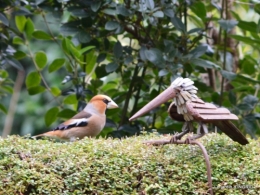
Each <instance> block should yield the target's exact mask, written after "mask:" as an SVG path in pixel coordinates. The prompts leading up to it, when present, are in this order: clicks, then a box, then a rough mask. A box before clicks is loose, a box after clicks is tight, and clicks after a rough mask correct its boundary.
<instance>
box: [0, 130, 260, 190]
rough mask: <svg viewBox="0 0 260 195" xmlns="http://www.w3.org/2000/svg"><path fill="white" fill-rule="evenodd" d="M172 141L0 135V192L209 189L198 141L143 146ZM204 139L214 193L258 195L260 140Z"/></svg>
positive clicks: (202, 140) (133, 138)
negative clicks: (57, 139)
mask: <svg viewBox="0 0 260 195" xmlns="http://www.w3.org/2000/svg"><path fill="white" fill-rule="evenodd" d="M166 138H168V137H164V136H159V135H157V134H151V135H142V136H138V137H130V138H126V139H122V140H118V139H102V138H99V139H89V138H85V139H83V140H79V141H76V142H73V143H69V142H65V143H60V142H54V141H52V140H32V139H26V138H23V137H19V136H10V137H8V138H6V139H3V138H0V194H8V195H12V194H55V195H57V194H122V195H123V194H162V195H167V194H180V195H182V194H206V193H207V191H208V185H207V175H206V166H205V161H204V158H203V156H202V153H201V151H200V149H199V148H198V147H197V146H187V145H165V146H158V147H154V146H147V145H144V144H143V143H142V142H143V141H146V140H150V139H166ZM200 141H201V142H202V143H203V144H204V146H205V147H206V149H207V151H208V154H209V156H210V161H211V167H212V180H213V190H214V193H215V194H252V195H255V194H259V192H260V143H259V140H250V144H248V145H246V146H241V145H239V144H237V143H235V142H233V141H232V140H230V139H229V138H228V137H227V136H225V135H219V134H208V135H207V136H205V137H203V138H202V139H201V140H200Z"/></svg>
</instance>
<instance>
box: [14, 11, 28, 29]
mask: <svg viewBox="0 0 260 195" xmlns="http://www.w3.org/2000/svg"><path fill="white" fill-rule="evenodd" d="M26 21H27V20H26V17H25V16H18V15H17V16H15V24H16V27H17V29H18V30H19V31H20V32H21V33H23V31H24V27H25V24H26Z"/></svg>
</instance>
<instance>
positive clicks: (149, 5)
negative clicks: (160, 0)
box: [146, 0, 154, 10]
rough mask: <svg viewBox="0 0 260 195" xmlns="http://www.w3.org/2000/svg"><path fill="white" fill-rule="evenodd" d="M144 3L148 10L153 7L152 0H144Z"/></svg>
mask: <svg viewBox="0 0 260 195" xmlns="http://www.w3.org/2000/svg"><path fill="white" fill-rule="evenodd" d="M146 5H147V7H148V8H149V9H150V10H153V9H154V0H146Z"/></svg>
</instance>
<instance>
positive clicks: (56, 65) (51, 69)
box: [48, 58, 65, 73]
mask: <svg viewBox="0 0 260 195" xmlns="http://www.w3.org/2000/svg"><path fill="white" fill-rule="evenodd" d="M64 63H65V59H64V58H58V59H55V60H53V61H52V63H51V64H50V65H49V68H48V71H49V73H51V72H54V71H56V70H59V69H60V68H61V67H62V66H63V64H64Z"/></svg>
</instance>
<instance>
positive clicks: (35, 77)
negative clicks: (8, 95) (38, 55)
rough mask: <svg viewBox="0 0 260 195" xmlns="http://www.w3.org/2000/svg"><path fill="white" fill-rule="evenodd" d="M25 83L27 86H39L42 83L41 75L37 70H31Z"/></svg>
mask: <svg viewBox="0 0 260 195" xmlns="http://www.w3.org/2000/svg"><path fill="white" fill-rule="evenodd" d="M25 83H26V87H27V88H30V87H35V86H38V85H39V84H40V83H41V76H40V75H39V73H38V72H36V71H33V72H30V73H29V74H28V75H27V77H26V81H25Z"/></svg>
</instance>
